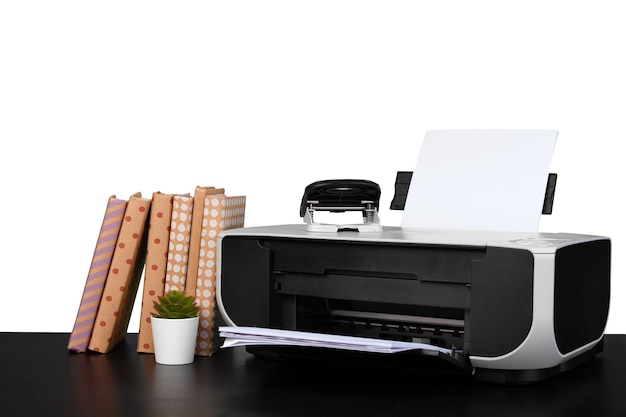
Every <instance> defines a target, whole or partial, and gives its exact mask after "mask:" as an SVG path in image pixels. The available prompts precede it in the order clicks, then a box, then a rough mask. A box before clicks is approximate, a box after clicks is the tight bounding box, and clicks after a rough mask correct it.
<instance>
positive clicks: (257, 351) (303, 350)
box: [246, 345, 474, 375]
mask: <svg viewBox="0 0 626 417" xmlns="http://www.w3.org/2000/svg"><path fill="white" fill-rule="evenodd" d="M246 351H248V352H249V353H251V354H253V355H254V356H255V357H259V358H263V359H271V360H288V361H299V360H303V361H305V362H306V361H310V360H316V361H322V362H327V363H332V364H337V363H339V364H342V365H357V366H381V367H387V368H399V369H404V370H409V371H410V370H415V371H420V372H436V373H442V372H443V373H454V374H462V375H472V374H473V372H474V369H473V367H472V366H471V364H470V363H469V359H468V358H467V357H465V356H464V355H461V354H456V355H454V357H453V356H450V355H447V354H444V353H439V352H435V351H430V350H428V351H421V350H411V351H405V352H400V353H394V354H392V355H389V354H384V353H371V352H359V351H343V350H337V349H327V348H317V347H303V346H279V345H277V346H268V345H263V346H253V345H250V346H246Z"/></svg>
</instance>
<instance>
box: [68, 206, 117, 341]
mask: <svg viewBox="0 0 626 417" xmlns="http://www.w3.org/2000/svg"><path fill="white" fill-rule="evenodd" d="M127 203H128V202H127V200H122V199H118V198H116V197H115V195H112V196H110V197H109V199H108V201H107V205H106V210H105V212H104V218H103V219H102V223H101V225H100V232H99V233H98V239H97V241H96V248H95V249H94V253H93V257H92V258H91V264H90V266H89V273H88V274H87V280H86V282H85V286H84V288H83V295H82V297H81V300H80V305H79V307H78V312H77V314H76V320H75V322H74V327H73V328H72V332H71V333H70V339H69V342H68V344H67V348H68V349H69V350H72V351H75V352H85V351H86V350H87V346H88V345H89V340H90V339H91V334H92V331H93V326H94V323H95V319H96V314H97V312H98V307H99V306H100V300H101V299H102V292H103V290H104V284H105V282H106V277H107V274H108V273H109V267H110V266H111V260H112V258H113V252H114V249H115V244H116V243H117V238H118V236H119V233H120V227H121V225H122V218H123V216H124V211H125V210H126V204H127Z"/></svg>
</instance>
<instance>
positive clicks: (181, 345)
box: [150, 291, 199, 365]
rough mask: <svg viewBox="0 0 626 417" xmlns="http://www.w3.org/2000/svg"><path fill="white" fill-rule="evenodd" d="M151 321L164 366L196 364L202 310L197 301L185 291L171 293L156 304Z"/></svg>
mask: <svg viewBox="0 0 626 417" xmlns="http://www.w3.org/2000/svg"><path fill="white" fill-rule="evenodd" d="M154 310H155V312H154V313H152V317H151V319H150V321H151V323H152V338H153V342H154V359H155V361H156V362H157V363H160V364H163V365H184V364H188V363H192V362H193V360H194V356H195V349H196V337H197V335H198V320H199V319H198V311H199V308H198V306H197V305H196V302H195V299H194V298H193V297H192V296H188V295H187V294H185V293H184V292H182V291H170V292H168V293H167V294H165V295H164V296H162V297H158V301H154Z"/></svg>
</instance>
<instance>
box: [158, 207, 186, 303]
mask: <svg viewBox="0 0 626 417" xmlns="http://www.w3.org/2000/svg"><path fill="white" fill-rule="evenodd" d="M192 217H193V197H191V196H189V195H174V197H173V200H172V219H171V222H170V240H169V243H168V254H167V269H166V272H165V289H164V291H165V293H168V292H170V291H174V290H178V291H185V281H186V279H187V261H188V258H189V239H190V236H191V220H192Z"/></svg>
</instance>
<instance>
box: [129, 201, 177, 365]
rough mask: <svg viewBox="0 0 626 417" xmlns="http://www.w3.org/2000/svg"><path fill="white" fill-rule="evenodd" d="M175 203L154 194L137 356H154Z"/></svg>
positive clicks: (149, 225) (149, 222) (149, 224)
mask: <svg viewBox="0 0 626 417" xmlns="http://www.w3.org/2000/svg"><path fill="white" fill-rule="evenodd" d="M173 199H174V198H173V196H172V195H170V194H163V193H161V192H159V191H157V192H155V193H153V194H152V203H151V207H150V220H149V221H148V242H147V244H146V263H145V268H144V275H143V290H142V297H141V314H140V321H139V333H138V335H137V352H142V353H154V345H153V340H152V324H151V320H152V312H153V306H154V301H157V299H158V297H160V296H163V294H164V289H165V270H166V268H167V253H168V246H169V239H170V224H171V219H172V203H173Z"/></svg>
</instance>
